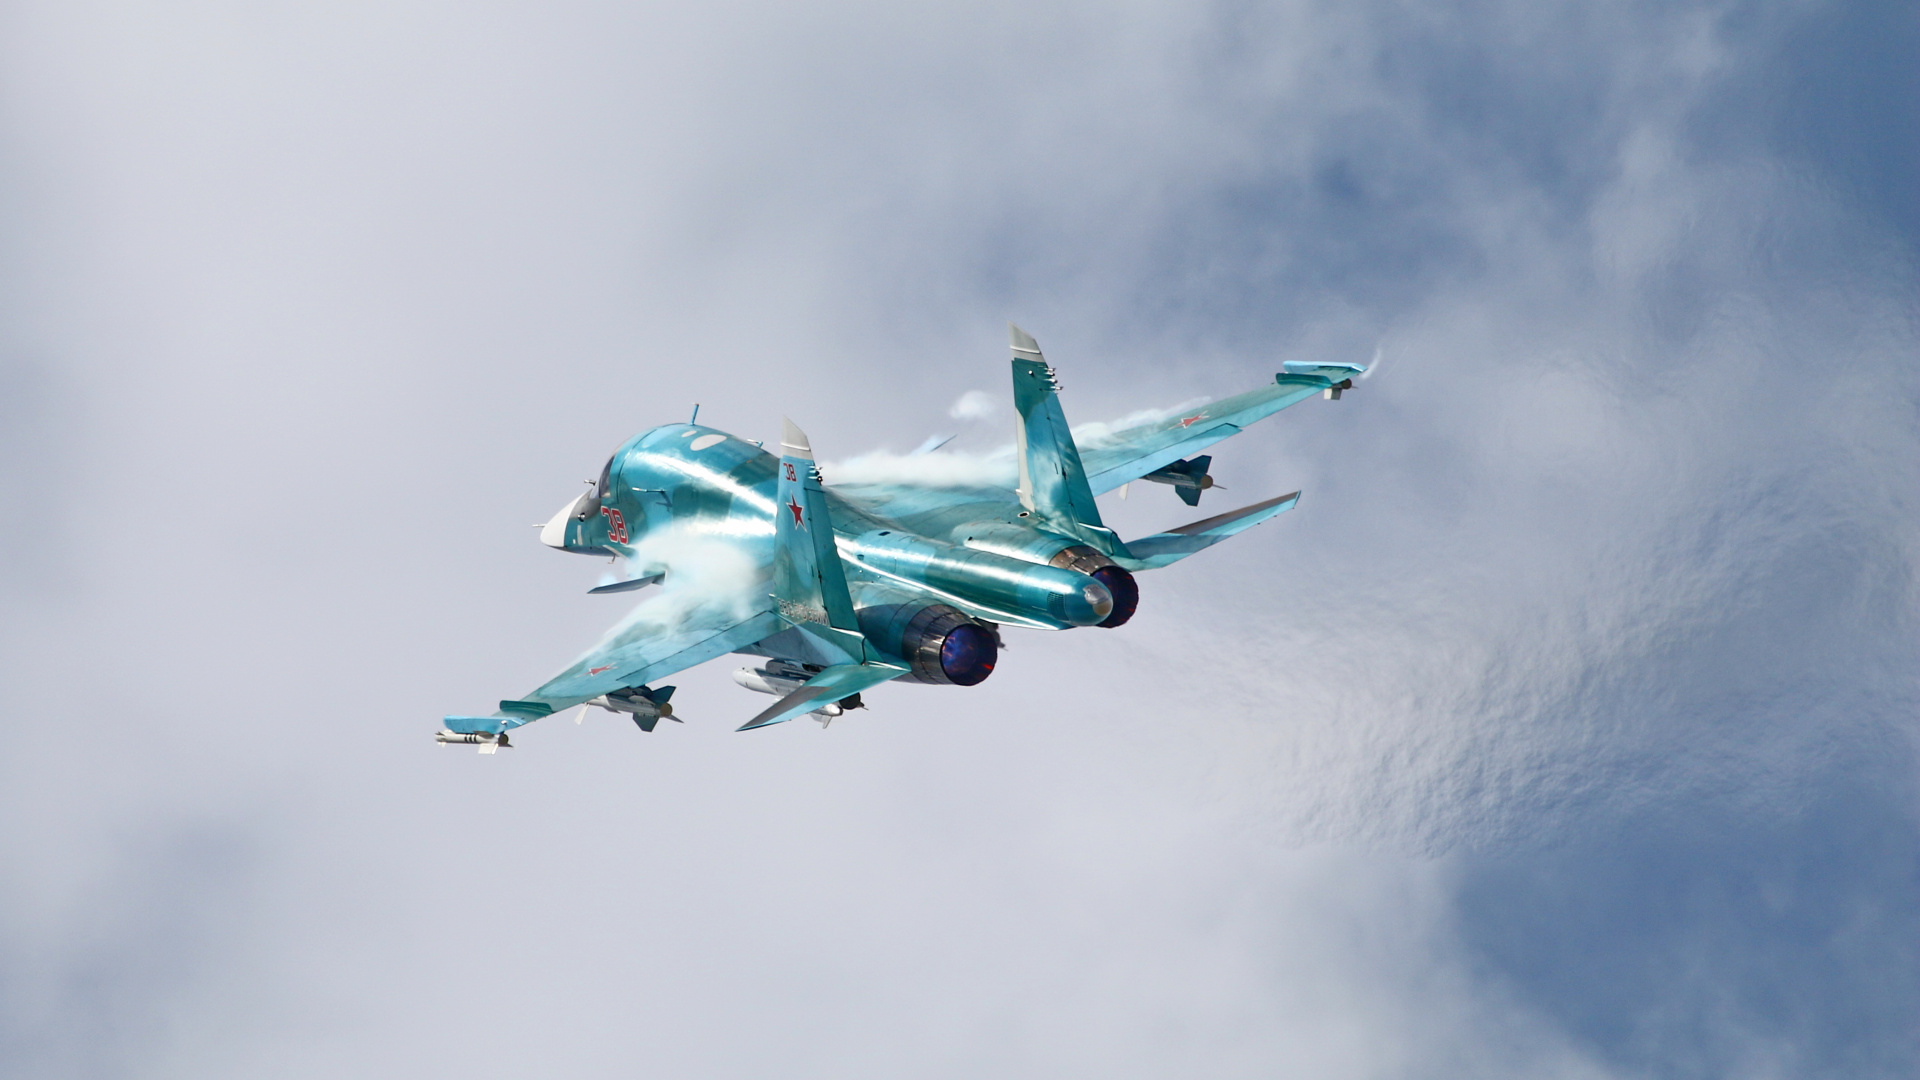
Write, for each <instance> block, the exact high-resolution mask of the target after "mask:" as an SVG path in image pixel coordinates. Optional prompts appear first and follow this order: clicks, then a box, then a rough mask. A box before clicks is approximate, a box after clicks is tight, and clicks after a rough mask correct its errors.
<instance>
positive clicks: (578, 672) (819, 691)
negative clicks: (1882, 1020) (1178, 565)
mask: <svg viewBox="0 0 1920 1080" xmlns="http://www.w3.org/2000/svg"><path fill="white" fill-rule="evenodd" d="M1012 337H1013V397H1014V407H1015V413H1016V417H1015V423H1016V427H1015V436H1016V439H1015V462H1014V463H1015V465H1016V466H1017V475H1018V482H1017V485H1015V486H1011V487H1008V486H991V485H985V484H981V483H978V482H972V483H958V484H952V483H933V482H918V483H900V482H896V483H878V482H868V483H841V484H834V485H832V486H830V487H829V486H827V485H826V484H825V483H824V481H823V478H822V477H821V475H820V471H819V469H818V468H816V466H815V464H814V460H813V448H812V446H811V445H810V444H809V442H808V440H807V437H806V435H804V434H803V433H802V432H801V431H800V429H799V428H797V427H795V426H794V425H793V423H792V421H787V423H786V430H785V434H784V435H783V436H782V438H781V442H780V453H779V454H778V455H775V454H772V453H769V452H768V451H766V450H764V449H762V447H761V445H760V444H759V443H757V442H753V441H749V440H744V439H740V438H736V437H734V436H732V435H729V434H727V433H725V432H722V431H715V430H713V429H711V428H706V427H702V426H699V425H698V424H695V423H692V422H689V423H686V424H672V425H668V426H666V427H658V428H654V429H653V430H651V431H647V432H644V433H642V434H640V435H636V436H634V437H633V438H632V439H630V440H628V442H627V443H626V444H625V445H624V446H622V447H620V449H619V450H618V451H617V452H616V453H615V454H614V455H613V457H612V459H611V460H609V461H608V462H607V464H606V468H604V469H602V470H601V473H600V480H599V482H598V483H597V484H596V485H594V486H593V487H592V488H591V489H590V490H588V491H586V492H584V493H583V494H581V496H580V497H579V498H577V499H575V500H573V501H572V502H570V503H568V504H567V505H566V506H565V507H563V508H562V509H561V510H560V512H559V513H558V514H555V515H554V517H553V520H552V521H549V522H548V523H546V525H544V526H543V527H542V529H541V535H540V538H541V540H542V541H544V542H545V543H546V544H547V545H548V546H550V547H554V548H558V549H561V550H563V551H570V552H576V553H579V554H584V555H597V556H602V557H606V556H617V557H624V558H625V559H626V560H627V563H628V566H629V567H630V568H631V569H632V570H633V571H634V572H633V574H632V576H631V577H629V578H628V579H627V580H625V581H621V582H617V583H614V584H611V585H605V586H601V587H600V588H597V589H594V590H592V591H594V592H618V591H628V590H636V589H641V588H646V587H649V586H659V589H658V595H656V596H654V597H652V598H649V599H647V600H646V601H644V602H642V603H641V604H639V605H638V606H637V607H636V608H635V609H634V610H633V612H632V614H630V615H629V616H628V617H627V618H626V619H625V620H623V621H622V622H621V623H620V624H619V625H617V626H615V627H614V628H613V629H612V630H610V631H608V633H607V634H606V636H605V637H604V638H603V639H602V640H601V641H600V643H599V644H597V645H595V646H594V647H593V648H592V649H590V650H588V652H587V653H586V655H584V656H582V657H580V659H578V660H576V661H575V662H574V663H573V665H572V666H571V667H569V668H567V669H566V670H565V671H563V672H561V673H560V674H559V675H557V676H555V677H554V678H553V679H551V680H549V681H548V682H547V683H546V684H545V685H543V686H541V687H539V688H538V689H535V690H534V691H532V692H531V693H528V694H524V695H522V696H521V697H519V698H517V699H513V700H507V701H502V702H500V705H499V708H498V709H497V710H495V711H494V712H493V713H492V714H491V715H486V716H448V717H446V719H445V730H443V731H441V732H440V733H439V735H438V736H437V738H438V740H439V741H440V742H441V743H446V744H470V745H475V746H478V747H479V749H480V751H481V752H482V753H492V752H494V751H495V750H496V749H497V748H499V747H503V746H508V745H510V742H509V732H511V731H513V730H514V729H515V728H518V727H520V726H522V725H524V724H528V723H531V722H533V721H535V720H539V719H542V718H543V717H547V716H551V715H553V714H555V713H557V712H560V711H562V710H565V709H568V708H571V707H573V706H576V705H580V706H586V707H598V708H601V709H606V710H609V711H612V712H616V713H624V714H627V715H630V716H631V717H632V718H633V720H634V722H635V723H636V724H638V725H639V727H640V729H641V730H642V731H649V732H650V731H652V730H654V727H655V726H656V725H657V724H658V723H659V722H660V720H661V719H663V718H665V719H672V720H676V721H677V720H678V718H677V717H675V716H674V715H673V705H672V703H671V700H670V699H671V698H672V696H673V689H674V688H673V687H671V686H655V685H654V684H655V683H656V682H658V681H659V680H660V679H662V678H664V677H666V676H668V675H671V674H673V673H674V672H677V671H681V670H683V669H685V668H689V667H692V666H693V665H695V664H700V663H704V662H706V661H708V660H713V659H716V658H718V657H720V656H724V655H726V654H727V653H741V654H745V655H748V656H753V657H758V658H760V660H761V662H760V663H758V664H757V665H755V666H749V667H746V668H742V669H740V670H739V671H738V672H736V673H735V675H734V679H735V681H736V682H738V683H739V684H740V685H742V686H744V687H746V688H748V689H750V690H757V691H760V692H762V693H767V694H772V695H775V696H776V697H777V698H778V700H777V701H775V702H774V703H773V704H772V705H771V706H769V707H767V709H765V710H764V711H763V712H761V713H760V714H759V715H757V716H755V717H753V719H751V720H749V721H748V722H747V723H746V724H745V725H744V726H742V727H741V728H740V730H742V731H748V730H752V729H754V728H763V727H767V726H768V725H770V724H778V723H781V722H783V721H786V720H792V719H794V718H796V717H800V716H804V715H807V714H813V715H814V716H815V717H816V718H818V719H820V720H821V721H822V722H823V723H824V722H826V721H827V720H829V719H831V718H832V717H834V716H838V715H840V714H841V713H842V712H843V711H844V710H846V709H849V708H858V707H860V704H861V701H860V698H861V694H862V692H863V691H865V690H867V689H868V688H870V687H873V686H876V685H878V684H880V683H883V682H889V681H893V680H898V681H901V682H915V683H926V684H932V685H935V686H974V685H976V684H978V683H980V682H982V681H983V680H985V679H986V678H987V676H989V675H991V674H992V673H993V669H994V665H995V663H997V661H998V659H999V651H1000V644H1001V638H1000V632H1001V628H1002V627H1029V628H1035V629H1044V630H1064V629H1068V628H1071V627H1079V626H1101V627H1116V626H1120V625H1122V624H1124V623H1125V622H1126V621H1127V620H1128V619H1129V618H1131V617H1132V616H1133V613H1134V609H1135V607H1136V606H1137V605H1138V604H1139V601H1140V589H1139V586H1138V584H1136V582H1135V579H1134V575H1135V574H1136V573H1139V572H1142V571H1146V570H1156V569H1159V568H1160V567H1163V566H1167V565H1170V564H1172V563H1174V562H1178V561H1179V560H1181V559H1184V558H1186V557H1187V556H1189V555H1192V554H1194V553H1195V552H1197V551H1200V550H1202V549H1204V548H1207V547H1211V546H1212V545H1214V544H1217V543H1219V542H1220V541H1222V540H1225V539H1226V538H1227V537H1229V536H1233V535H1235V534H1237V533H1239V532H1241V531H1243V530H1245V529H1248V528H1250V527H1252V526H1254V525H1257V524H1259V523H1260V522H1263V521H1266V520H1267V519H1268V518H1271V517H1273V516H1275V515H1276V514H1279V513H1281V512H1282V511H1285V510H1289V509H1291V508H1292V507H1293V505H1294V504H1295V503H1296V502H1297V501H1298V500H1299V498H1300V493H1299V492H1297V491H1296V492H1293V493H1291V494H1288V495H1281V496H1278V497H1277V498H1271V499H1267V500H1265V501H1263V502H1257V503H1254V504H1253V505H1251V506H1245V507H1241V508H1240V509H1238V510H1233V511H1229V512H1227V513H1224V514H1219V515H1216V516H1214V517H1209V518H1205V519H1203V520H1200V521H1196V522H1194V523H1192V524H1190V525H1184V526H1181V527H1180V528H1177V529H1173V530H1171V531H1168V532H1163V533H1157V534H1154V535H1152V536H1147V537H1142V538H1139V539H1135V540H1128V541H1122V540H1121V539H1120V538H1119V537H1118V536H1116V535H1114V533H1113V531H1112V530H1110V529H1108V528H1107V527H1106V526H1105V525H1103V524H1101V521H1100V510H1099V508H1098V507H1097V506H1095V505H1094V496H1096V495H1099V494H1101V493H1102V492H1106V491H1111V490H1113V489H1115V488H1119V487H1121V486H1122V485H1124V484H1127V483H1128V482H1130V481H1133V480H1142V479H1144V480H1150V481H1155V482H1159V483H1165V484H1171V485H1173V486H1174V487H1175V488H1176V490H1177V491H1178V493H1179V495H1180V497H1181V498H1182V499H1183V500H1184V501H1185V502H1187V503H1188V505H1197V504H1198V502H1199V499H1200V495H1201V493H1202V492H1204V491H1206V490H1208V489H1209V488H1211V487H1212V486H1213V479H1212V477H1210V476H1209V475H1207V467H1208V465H1209V464H1210V463H1211V460H1212V459H1211V458H1210V457H1190V456H1189V455H1192V454H1194V452H1195V451H1198V450H1201V449H1204V448H1206V447H1208V446H1211V445H1213V444H1214V443H1217V442H1219V441H1220V440H1222V439H1225V438H1228V437H1229V436H1232V435H1235V434H1238V433H1239V432H1240V430H1241V429H1242V428H1244V427H1246V426H1247V425H1248V424H1251V423H1253V422H1254V421H1256V420H1261V419H1264V418H1265V417H1267V416H1270V415H1272V414H1273V413H1275V412H1278V411H1279V410H1281V409H1284V408H1286V407H1287V406H1289V405H1292V404H1294V403H1296V402H1299V401H1303V400H1305V399H1307V398H1310V397H1313V396H1314V395H1316V394H1319V395H1323V396H1325V397H1327V398H1329V399H1337V398H1339V397H1340V394H1341V391H1343V390H1347V389H1351V388H1352V386H1353V380H1354V378H1356V377H1357V376H1359V375H1361V374H1362V373H1363V372H1364V371H1365V368H1363V367H1362V366H1360V365H1358V364H1307V363H1295V362H1291V361H1289V362H1287V363H1286V364H1284V365H1283V368H1284V370H1282V371H1281V372H1280V373H1279V374H1278V375H1277V376H1275V378H1274V381H1273V383H1271V384H1270V385H1267V386H1263V387H1261V388H1259V389H1257V390H1251V391H1248V392H1247V393H1244V394H1239V395H1236V396H1234V397H1230V398H1226V399H1224V400H1221V401H1217V402H1213V403H1211V404H1207V405H1203V406H1199V407H1196V408H1193V409H1191V410H1187V411H1186V412H1185V413H1184V414H1176V415H1173V416H1168V417H1164V418H1162V419H1158V420H1155V421H1150V422H1147V423H1144V424H1140V425H1137V426H1134V427H1130V428H1126V429H1123V430H1121V431H1118V432H1114V433H1111V434H1110V435H1108V436H1107V437H1106V438H1104V439H1102V440H1100V442H1099V444H1098V445H1097V446H1095V445H1091V444H1090V445H1089V447H1088V448H1087V450H1086V451H1085V452H1082V450H1081V449H1080V448H1079V447H1077V446H1076V445H1075V443H1074V437H1073V434H1072V433H1071V432H1070V431H1069V430H1068V427H1067V421H1066V416H1065V414H1064V413H1063V412H1062V411H1061V408H1060V399H1059V394H1058V391H1059V383H1058V382H1057V380H1056V379H1055V377H1054V371H1053V369H1052V368H1051V367H1049V366H1048V365H1047V363H1046V360H1045V359H1044V358H1042V356H1041V355H1040V346H1039V345H1038V344H1037V343H1036V342H1035V341H1034V339H1033V338H1032V337H1030V336H1028V335H1027V334H1026V333H1025V332H1024V331H1022V330H1021V329H1020V328H1019V327H1013V328H1012ZM696 419H697V416H696ZM1009 479H1011V477H1009ZM1123 494H1124V492H1123ZM584 713H585V709H584V708H583V709H582V715H584ZM577 719H578V717H576V720H577Z"/></svg>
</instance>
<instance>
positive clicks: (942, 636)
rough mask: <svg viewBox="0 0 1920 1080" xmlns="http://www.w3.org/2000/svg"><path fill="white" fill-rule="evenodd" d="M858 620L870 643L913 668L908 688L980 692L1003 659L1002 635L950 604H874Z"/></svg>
mask: <svg viewBox="0 0 1920 1080" xmlns="http://www.w3.org/2000/svg"><path fill="white" fill-rule="evenodd" d="M858 614H859V617H860V632H861V633H863V634H865V635H867V638H868V640H870V641H872V642H873V643H874V644H876V645H878V646H880V648H882V649H884V650H886V651H887V652H890V653H892V654H893V655H895V656H898V657H899V658H901V659H902V660H905V661H906V662H907V664H908V666H909V667H910V668H911V669H912V670H911V672H910V673H909V674H907V675H905V676H903V678H904V679H905V681H907V682H917V683H932V684H933V685H936V686H975V685H978V684H980V683H983V682H985V681H986V680H987V676H989V675H991V674H993V666H994V664H996V663H998V662H999V659H1000V635H999V634H997V633H995V632H994V630H993V628H992V627H990V626H987V625H985V624H983V623H980V622H977V621H975V620H973V619H971V618H968V617H967V615H966V614H965V613H964V612H962V611H961V610H960V609H958V608H955V607H953V606H951V605H948V604H914V603H883V604H870V605H868V606H865V607H862V608H860V609H859V612H858Z"/></svg>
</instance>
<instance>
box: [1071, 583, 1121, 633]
mask: <svg viewBox="0 0 1920 1080" xmlns="http://www.w3.org/2000/svg"><path fill="white" fill-rule="evenodd" d="M1066 601H1067V603H1066V609H1067V610H1066V613H1065V614H1066V620H1067V621H1068V622H1070V623H1072V624H1073V625H1075V626H1098V625H1100V624H1101V623H1102V622H1105V621H1106V618H1107V616H1108V615H1110V614H1112V613H1113V594H1112V593H1111V592H1108V591H1107V587H1106V586H1105V585H1102V584H1100V583H1099V582H1097V581H1095V580H1093V579H1092V578H1087V579H1086V580H1085V581H1082V582H1081V583H1080V591H1079V592H1077V593H1071V594H1069V595H1068V596H1067V597H1066Z"/></svg>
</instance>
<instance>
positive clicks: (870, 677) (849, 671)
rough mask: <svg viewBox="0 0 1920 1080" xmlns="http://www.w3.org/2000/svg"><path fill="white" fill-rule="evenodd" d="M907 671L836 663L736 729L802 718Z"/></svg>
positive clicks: (882, 666)
mask: <svg viewBox="0 0 1920 1080" xmlns="http://www.w3.org/2000/svg"><path fill="white" fill-rule="evenodd" d="M907 670H908V669H906V668H903V667H895V666H893V665H892V664H839V665H836V666H834V667H830V668H828V669H826V670H825V671H822V672H820V673H819V674H818V675H815V676H814V677H813V678H811V679H808V680H807V681H806V682H805V683H803V684H801V687H800V689H798V690H795V691H794V692H793V693H791V694H788V695H787V696H786V697H783V698H781V699H780V700H779V701H776V702H774V703H773V704H772V705H771V706H769V707H768V708H767V711H765V712H763V713H761V714H760V715H759V716H756V717H754V718H753V719H752V720H749V721H747V722H746V724H744V725H742V726H741V727H740V729H739V730H741V731H752V730H753V729H754V728H763V727H766V726H768V725H770V724H778V723H782V722H784V721H787V720H791V719H793V718H794V717H796V716H804V715H806V714H807V713H810V712H812V711H813V710H815V709H817V708H819V707H820V706H822V705H831V704H832V703H834V702H836V701H839V700H840V699H842V698H846V697H851V696H853V695H854V694H857V693H859V692H860V691H862V690H865V689H866V688H867V687H869V686H878V685H880V684H881V683H883V682H886V681H887V680H888V679H897V678H899V677H900V676H902V675H905V674H906V673H907Z"/></svg>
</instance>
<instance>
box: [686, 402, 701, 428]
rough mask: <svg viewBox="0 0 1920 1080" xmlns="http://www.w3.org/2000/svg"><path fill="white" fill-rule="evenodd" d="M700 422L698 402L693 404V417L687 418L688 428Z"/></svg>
mask: <svg viewBox="0 0 1920 1080" xmlns="http://www.w3.org/2000/svg"><path fill="white" fill-rule="evenodd" d="M699 421H700V403H699V402H697V401H696V402H694V403H693V415H692V416H689V417H687V424H688V426H692V425H694V424H696V423H698V422H699Z"/></svg>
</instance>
